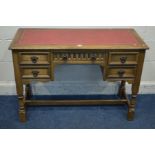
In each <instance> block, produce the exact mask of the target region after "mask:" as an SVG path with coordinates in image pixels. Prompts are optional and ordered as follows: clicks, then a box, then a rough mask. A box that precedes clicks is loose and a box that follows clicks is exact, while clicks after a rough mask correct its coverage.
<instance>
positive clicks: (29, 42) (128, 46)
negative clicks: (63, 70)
mask: <svg viewBox="0 0 155 155" xmlns="http://www.w3.org/2000/svg"><path fill="white" fill-rule="evenodd" d="M146 49H148V46H147V45H146V44H145V43H144V41H143V40H142V39H141V38H140V37H139V35H138V34H137V33H136V32H135V30H133V29H19V30H18V32H17V33H16V36H15V38H14V39H13V41H12V43H11V45H10V50H12V54H13V64H14V72H15V80H16V88H17V95H18V100H19V118H20V121H21V122H25V121H26V106H27V105H95V104H127V105H128V114H127V117H128V120H133V118H134V114H135V104H136V96H137V94H138V90H139V86H140V79H141V74H142V69H143V63H144V57H145V51H146ZM57 64H98V65H100V66H101V71H102V73H103V80H106V81H120V87H119V90H118V95H119V97H120V98H119V99H118V100H101V99H99V100H32V99H30V98H31V95H32V92H31V82H32V81H39V82H45V81H53V80H54V68H55V65H57ZM94 74H95V73H94ZM126 82H128V83H130V84H132V90H131V98H130V99H128V97H127V95H126V93H125V83H126ZM28 98H29V99H28Z"/></svg>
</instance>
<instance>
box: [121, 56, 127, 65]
mask: <svg viewBox="0 0 155 155" xmlns="http://www.w3.org/2000/svg"><path fill="white" fill-rule="evenodd" d="M126 60H127V57H126V56H122V57H121V58H120V61H121V63H122V64H124V63H125V62H126Z"/></svg>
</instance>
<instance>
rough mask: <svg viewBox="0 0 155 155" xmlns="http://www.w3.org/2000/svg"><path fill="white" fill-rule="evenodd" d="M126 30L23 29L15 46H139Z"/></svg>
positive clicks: (131, 34)
mask: <svg viewBox="0 0 155 155" xmlns="http://www.w3.org/2000/svg"><path fill="white" fill-rule="evenodd" d="M139 44H140V43H139V41H138V40H137V39H136V37H135V36H134V34H133V33H132V31H131V30H127V29H124V30H123V29H121V30H120V29H108V30H107V29H25V30H23V32H22V34H21V36H20V38H19V39H18V40H17V42H16V45H131V46H137V45H139Z"/></svg>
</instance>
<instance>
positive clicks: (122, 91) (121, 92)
mask: <svg viewBox="0 0 155 155" xmlns="http://www.w3.org/2000/svg"><path fill="white" fill-rule="evenodd" d="M118 96H119V97H120V98H124V97H125V81H124V80H122V81H121V84H120V86H119V89H118Z"/></svg>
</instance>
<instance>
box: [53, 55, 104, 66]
mask: <svg viewBox="0 0 155 155" xmlns="http://www.w3.org/2000/svg"><path fill="white" fill-rule="evenodd" d="M53 59H54V61H55V62H63V63H70V62H75V63H76V62H90V63H95V62H103V61H104V59H105V54H104V53H103V52H102V53H101V52H54V54H53Z"/></svg>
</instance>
